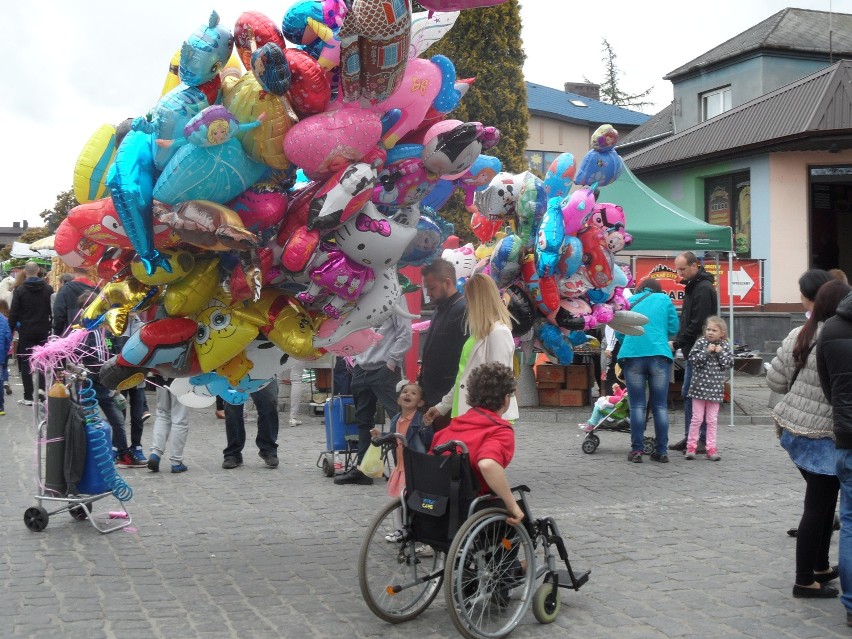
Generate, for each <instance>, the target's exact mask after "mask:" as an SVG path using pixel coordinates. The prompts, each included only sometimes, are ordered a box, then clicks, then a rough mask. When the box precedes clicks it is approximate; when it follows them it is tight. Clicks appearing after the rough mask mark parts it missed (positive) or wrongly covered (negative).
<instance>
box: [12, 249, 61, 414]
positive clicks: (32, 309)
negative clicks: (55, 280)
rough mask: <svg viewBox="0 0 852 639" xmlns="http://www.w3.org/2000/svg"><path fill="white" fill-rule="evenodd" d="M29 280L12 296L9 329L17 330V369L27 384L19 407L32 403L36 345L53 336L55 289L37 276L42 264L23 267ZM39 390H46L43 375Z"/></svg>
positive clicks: (31, 263)
mask: <svg viewBox="0 0 852 639" xmlns="http://www.w3.org/2000/svg"><path fill="white" fill-rule="evenodd" d="M24 273H25V274H26V276H27V278H26V279H25V280H24V283H23V284H21V285H20V286H18V287H16V288H15V291H14V293H12V306H11V308H10V309H9V328H10V329H12V332H14V331H15V330H17V331H18V349H17V351H16V353H17V356H18V370H19V371H20V373H21V382H22V383H23V385H24V397H23V399H19V400H18V403H19V404H24V405H25V406H32V404H33V376H32V371H31V369H30V354H31V352H32V349H33V347H34V346H41V345H42V344H44V343H45V342H47V338H48V337H49V336H50V324H51V321H50V320H51V312H50V296H51V295H53V289H52V288H51V287H50V284H48V283H47V282H45V281H44V280H43V279H42V278H40V277H39V276H38V273H39V265H38V264H36V263H35V262H27V263H26V264H24ZM39 388H40V389H41V390H42V391H44V376H43V375H39Z"/></svg>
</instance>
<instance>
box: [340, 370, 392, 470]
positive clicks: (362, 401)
mask: <svg viewBox="0 0 852 639" xmlns="http://www.w3.org/2000/svg"><path fill="white" fill-rule="evenodd" d="M401 379H402V371H401V370H400V368H399V366H397V367H396V370H394V371H391V370H390V369H389V368H388V367H387V366H385V365H382V366H381V367H379V368H376V369H372V370H365V369H363V368H361V367H360V366H358V365H357V364H356V365H355V368H354V369H353V371H352V386H351V387H352V401H353V402H354V403H355V423H356V424H358V463H359V464H360V463H361V460H362V459H364V454H365V453H366V452H367V449H368V448H369V447H370V430H372V428H373V426H374V425H375V421H376V419H375V417H376V404H377V403H379V402H381V404H382V406H384V408H385V413H386V414H387V416H388V417H393V416H394V415H396V414H397V413H398V412H399V404H398V403H397V398H396V385H397V382H399V380H401Z"/></svg>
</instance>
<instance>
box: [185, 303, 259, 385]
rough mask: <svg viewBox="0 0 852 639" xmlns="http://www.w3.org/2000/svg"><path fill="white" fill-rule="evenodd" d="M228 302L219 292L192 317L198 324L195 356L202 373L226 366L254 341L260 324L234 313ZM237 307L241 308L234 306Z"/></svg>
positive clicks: (241, 314)
mask: <svg viewBox="0 0 852 639" xmlns="http://www.w3.org/2000/svg"><path fill="white" fill-rule="evenodd" d="M229 302H230V297H229V296H228V295H227V294H226V293H224V291H221V290H220V293H219V294H218V295H216V297H213V298H212V299H210V300H209V301H208V302H207V304H206V306H205V307H204V308H202V309H201V311H199V312H198V314H197V315H196V316H195V321H197V322H198V332H197V333H196V335H195V354H196V355H197V356H198V364H199V366H200V367H201V370H202V371H204V372H205V373H206V372H209V371H212V370H216V369H217V368H220V367H221V366H223V365H225V364H226V363H228V362H229V361H230V360H231V359H233V358H234V357H236V356H237V355H239V354H240V353H241V352H242V351H243V350H244V349H245V347H246V346H248V345H249V344H250V343H251V341H252V340H253V339H254V338H256V337H257V332H258V327H259V326H260V324H259V323H258V322H257V321H255V320H254V319H253V318H252V317H251V316H247V315H246V314H243V313H239V312H237V311H238V309H235V308H233V307H231V306H230V305H229ZM238 306H242V304H241V303H239V302H238ZM236 368H239V367H236ZM234 374H236V372H235V373H234Z"/></svg>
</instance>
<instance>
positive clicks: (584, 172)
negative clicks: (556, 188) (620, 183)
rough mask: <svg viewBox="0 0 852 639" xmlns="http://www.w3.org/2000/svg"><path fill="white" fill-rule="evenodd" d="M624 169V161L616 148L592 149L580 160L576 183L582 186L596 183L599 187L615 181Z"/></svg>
mask: <svg viewBox="0 0 852 639" xmlns="http://www.w3.org/2000/svg"><path fill="white" fill-rule="evenodd" d="M623 170H624V162H623V161H622V159H621V156H620V155H618V153H616V152H615V149H613V150H611V151H595V150H594V149H590V150H589V152H588V153H586V155H585V156H583V161H582V162H580V167H579V168H578V169H577V175H576V177H575V178H574V183H575V184H579V185H582V186H592V185H595V184H596V185H597V186H599V187H601V186H607V185H608V184H612V183H613V182H615V181H616V180H617V179H618V176H619V175H621V172H622V171H623Z"/></svg>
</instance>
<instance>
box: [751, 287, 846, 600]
mask: <svg viewBox="0 0 852 639" xmlns="http://www.w3.org/2000/svg"><path fill="white" fill-rule="evenodd" d="M809 274H812V272H811V271H808V272H807V273H805V275H803V276H802V279H800V281H799V288H800V289H801V290H802V303H803V305H804V306H805V309H806V310H808V311H810V313H811V314H810V317H809V318H808V320H807V322H805V325H804V326H802V327H799V328H795V329H793V330H792V331H791V332H790V334H789V335H788V336H787V337H786V338H785V339H784V341H783V342H782V344H781V347H780V348H779V349H778V354H777V356H776V357H775V359H773V360H772V365H771V368H770V369H769V370H768V371H767V373H766V381H767V382H768V384H769V387H770V388H771V389H772V390H773V391H775V392H776V393H782V394H783V395H784V398H783V399H782V400H781V401H780V402H778V403H777V404H776V405H775V408H774V409H773V411H772V414H773V417H774V418H775V425H776V428H777V431H778V435H779V437H780V439H781V446H783V447H784V449H785V450H786V451H787V452H788V453H789V455H790V458H791V459H792V460H793V463H794V464H796V466H797V467H798V469H799V472H800V473H801V474H802V477H803V478H804V479H805V505H804V512H803V513H802V519H801V521H800V522H799V531H798V535H797V538H796V582H795V585H794V586H793V596H794V597H836V596H837V595H838V594H839V593H838V590H837V588H833V587H830V586H826V585H825V584H826V583H828V582H830V581H832V580H834V579H837V569H836V568H832V567H831V565H830V563H829V560H828V550H829V546H830V544H831V535H832V531H833V527H834V510H835V507H836V505H837V494H838V490H839V488H840V485H839V483H838V481H837V476H836V475H835V470H834V436H833V434H832V430H831V427H832V419H831V405H830V404H829V403H828V401H827V400H826V399H825V396H824V395H823V393H822V389H821V387H820V383H819V376H818V375H817V369H816V352H815V350H814V345H815V344H816V342H817V337H818V336H819V333H820V331H821V330H822V324H823V322H824V321H825V320H827V319H828V318H829V317H831V316H832V315H834V314H835V312H836V310H837V305H838V304H839V303H840V300H842V299H843V298H844V297H845V296H846V294H847V293H849V292H850V291H852V288H850V287H849V286H848V285H846V284H843V283H842V282H840V281H837V280H829V281H828V282H826V283H824V284H822V286H821V287H820V288H819V289H818V293H816V295H815V299H814V300H813V301H811V300H810V299H809V298H808V297H807V295H806V294H805V293H806V290H807V288H808V283H809V278H808V276H809ZM802 280H806V281H805V282H804V284H803V282H802ZM810 283H811V284H813V282H810Z"/></svg>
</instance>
